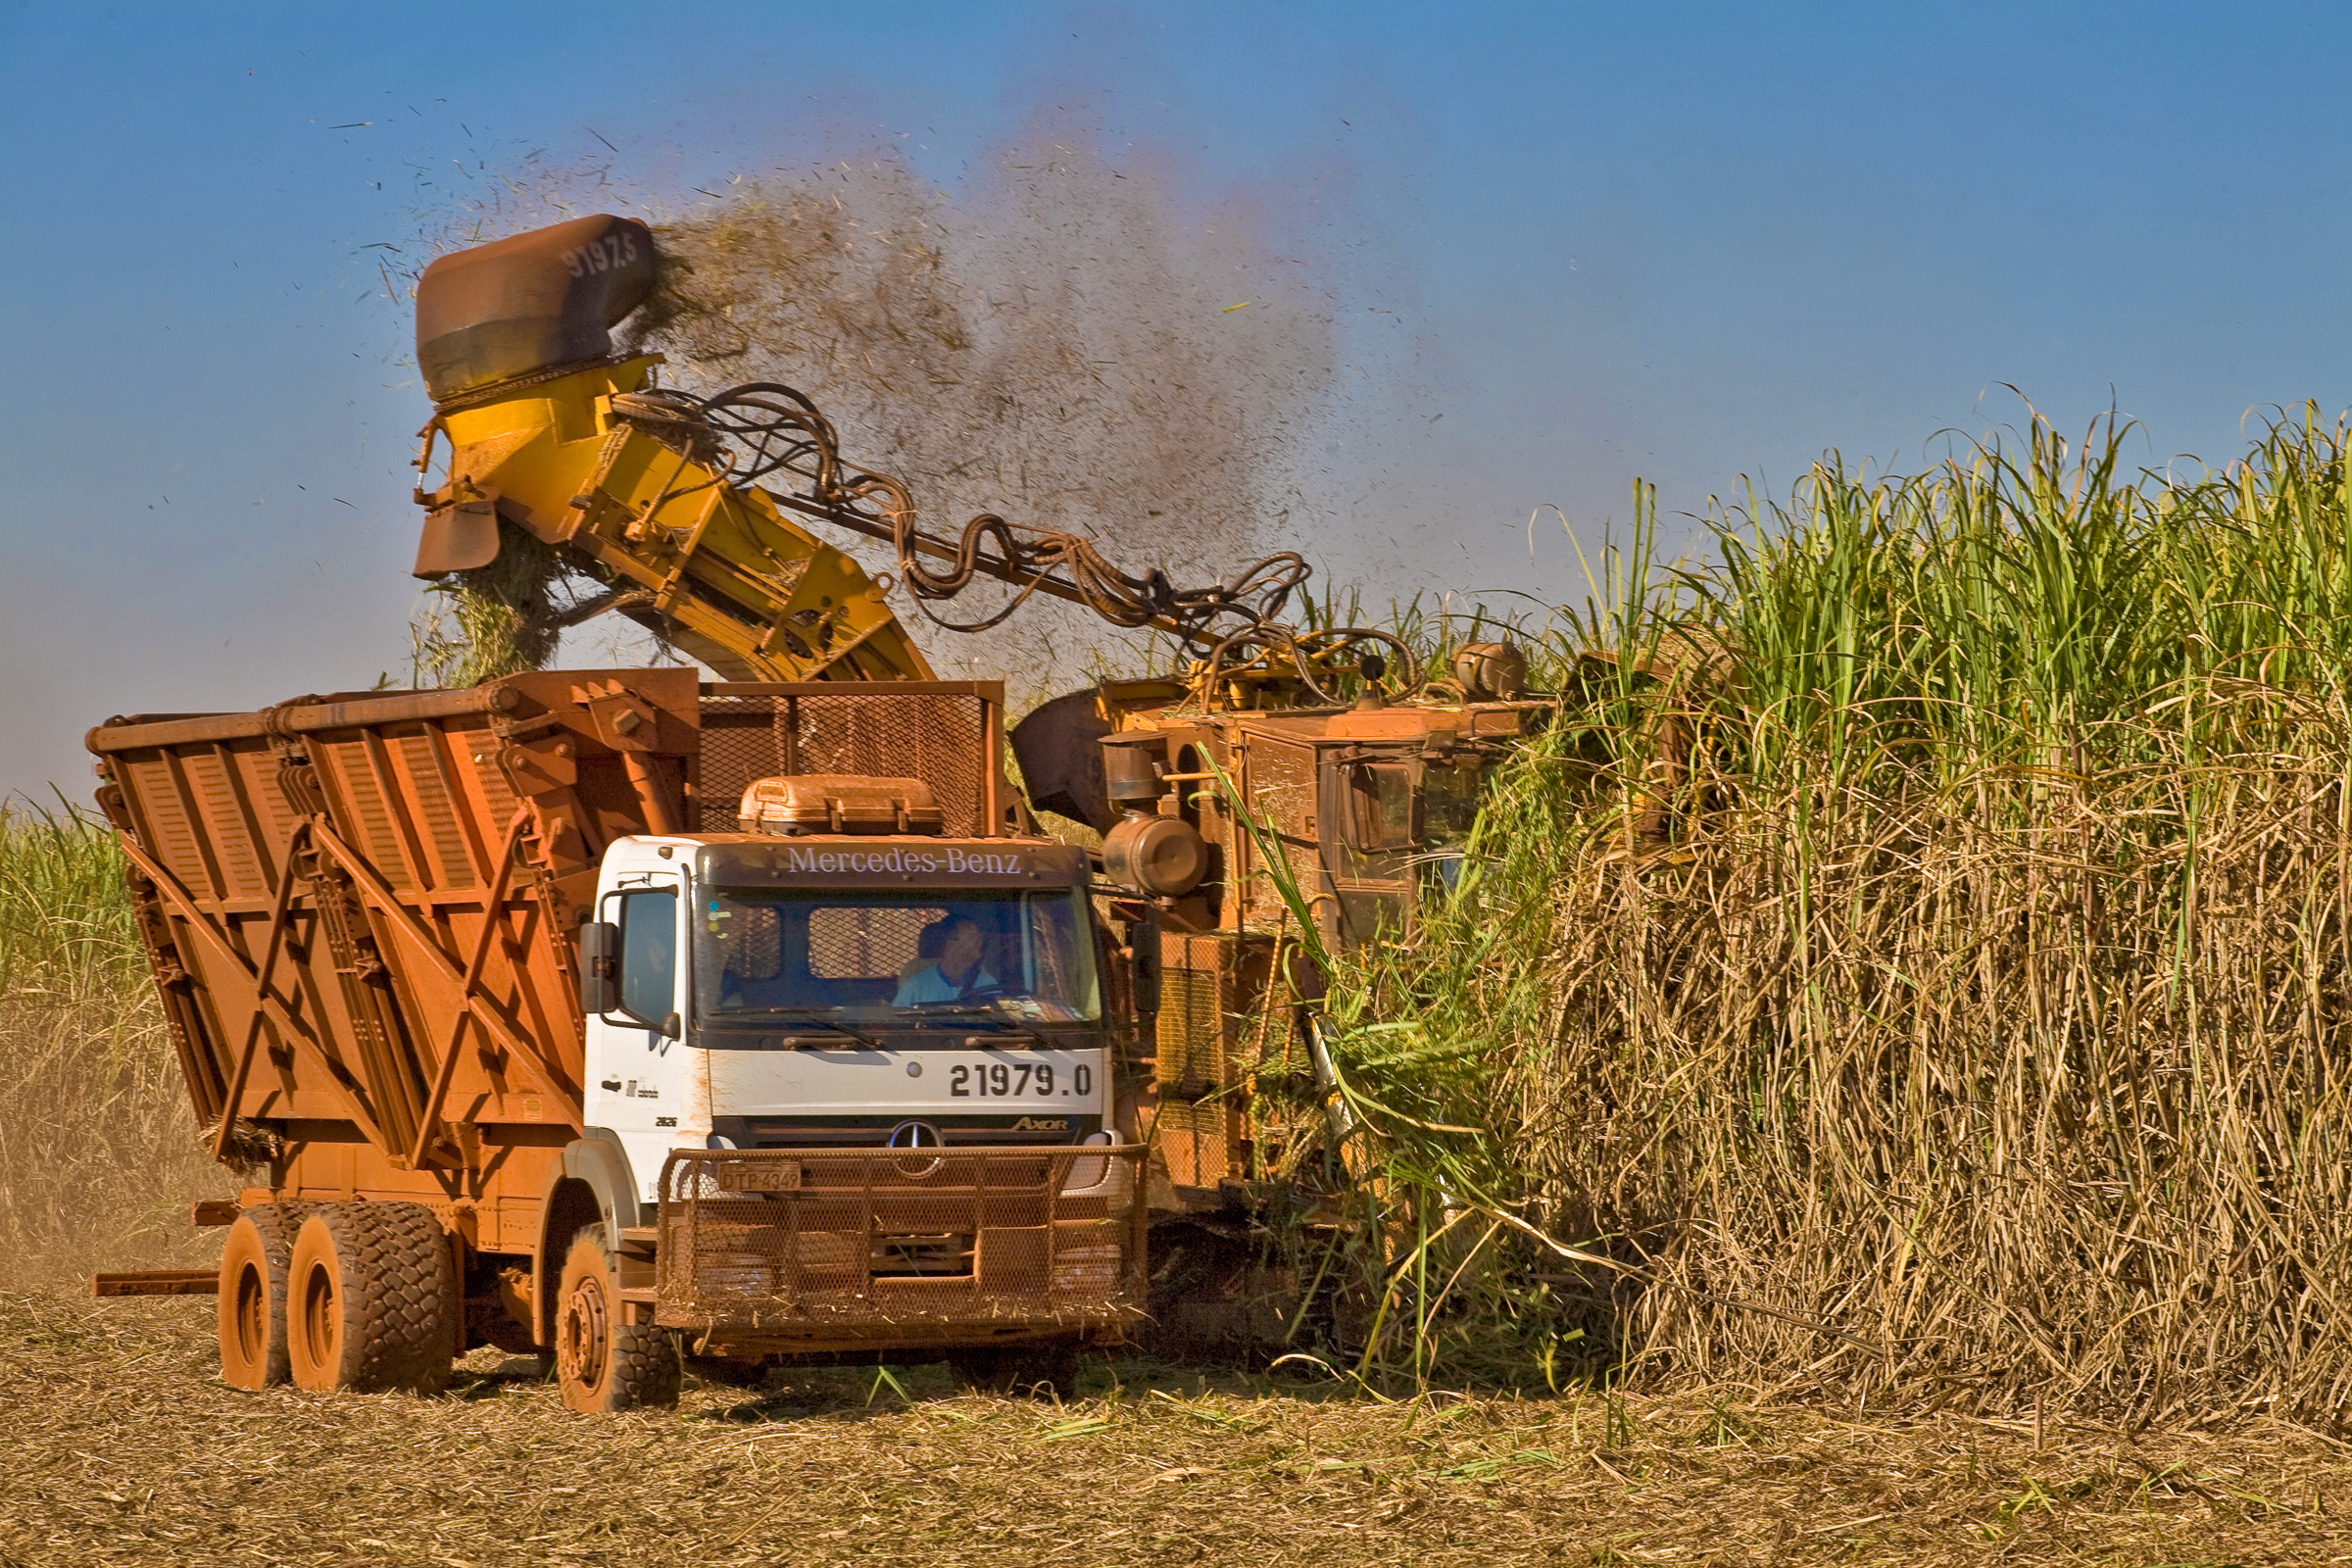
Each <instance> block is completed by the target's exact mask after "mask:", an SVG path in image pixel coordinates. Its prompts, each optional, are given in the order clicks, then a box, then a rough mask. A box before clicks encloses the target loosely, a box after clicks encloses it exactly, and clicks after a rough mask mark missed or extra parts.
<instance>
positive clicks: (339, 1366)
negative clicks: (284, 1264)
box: [286, 1202, 458, 1394]
mask: <svg viewBox="0 0 2352 1568" xmlns="http://www.w3.org/2000/svg"><path fill="white" fill-rule="evenodd" d="M456 1272H457V1270H456V1260H455V1259H454V1258H453V1257H452V1256H451V1255H450V1250H449V1238H448V1237H447V1235H446V1234H444V1232H443V1231H442V1229H441V1222H440V1221H439V1220H437V1219H435V1218H434V1217H433V1211H432V1210H431V1209H429V1208H426V1207H425V1206H424V1205H423V1204H421V1203H369V1202H356V1203H329V1204H327V1205H325V1206H324V1207H322V1208H319V1209H316V1210H314V1211H313V1212H312V1214H311V1216H310V1217H309V1218H308V1219H306V1220H304V1221H303V1222H302V1229H301V1231H300V1232H299V1233H298V1234H297V1235H296V1236H295V1238H294V1250H293V1256H292V1261H291V1263H290V1265H289V1269H288V1277H287V1285H286V1320H287V1326H286V1351H287V1362H288V1365H289V1367H290V1369H291V1370H292V1372H293V1374H294V1382H295V1384H296V1385H297V1386H298V1387H301V1388H305V1389H309V1390H311V1391H313V1392H314V1393H319V1394H324V1393H327V1392H330V1391H333V1390H338V1389H348V1390H351V1391H352V1392H354V1393H357V1394H380V1393H383V1392H385V1391H386V1390H391V1389H406V1390H408V1391H410V1392H412V1393H416V1394H437V1393H439V1392H440V1391H441V1390H442V1389H444V1388H447V1387H448V1386H449V1373H450V1361H451V1359H452V1357H453V1356H454V1354H455V1352H456V1347H457V1333H456V1330H457V1324H456V1305H457V1294H458V1293H457V1279H456Z"/></svg>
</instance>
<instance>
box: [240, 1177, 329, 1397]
mask: <svg viewBox="0 0 2352 1568" xmlns="http://www.w3.org/2000/svg"><path fill="white" fill-rule="evenodd" d="M309 1212H310V1205H309V1204H308V1203H299V1202H287V1203H256V1204H255V1205H254V1206H253V1207H251V1208H249V1209H247V1210H245V1211H244V1212H243V1213H241V1214H239V1215H238V1216H237V1217H236V1220H235V1221H234V1222H233V1223H232V1224H231V1225H230V1226H229V1228H228V1243H227V1245H226V1246H224V1247H222V1248H221V1381H222V1382H223V1383H226V1384H227V1385H228V1386H229V1387H230V1388H232V1389H269V1388H278V1387H281V1386H283V1385H285V1384H287V1383H290V1382H292V1381H293V1378H294V1373H293V1370H292V1369H291V1368H290V1367H289V1366H288V1365H287V1361H286V1279H287V1277H288V1275H289V1273H290V1272H291V1265H292V1261H293V1254H294V1236H295V1233H296V1232H297V1231H299V1230H301V1229H302V1221H303V1216H304V1215H306V1214H308V1213H309Z"/></svg>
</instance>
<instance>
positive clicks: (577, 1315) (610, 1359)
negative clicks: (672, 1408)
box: [556, 1222, 680, 1415]
mask: <svg viewBox="0 0 2352 1568" xmlns="http://www.w3.org/2000/svg"><path fill="white" fill-rule="evenodd" d="M679 1379H680V1368H679V1365H678V1348H677V1346H676V1345H675V1344H674V1343H673V1342H672V1341H671V1339H670V1337H669V1334H668V1332H667V1331H666V1330H663V1329H660V1328H657V1327H655V1326H654V1325H653V1324H651V1323H629V1322H624V1321H623V1311H622V1306H621V1299H620V1271H619V1270H618V1269H617V1268H615V1267H614V1266H613V1250H612V1249H611V1247H609V1246H608V1245H607V1244H606V1241H605V1227H604V1225H603V1224H602V1223H601V1222H600V1223H598V1224H595V1225H589V1226H585V1227H583V1228H582V1229H581V1230H580V1231H579V1232H578V1234H576V1235H575V1236H573V1237H572V1239H571V1248H570V1250H568V1251H567V1252H565V1254H564V1275H563V1278H562V1280H561V1281H560V1282H559V1283H558V1284H557V1286H556V1383H557V1386H558V1387H559V1388H560V1389H561V1390H562V1391H563V1395H564V1408H565V1409H566V1410H577V1411H580V1412H581V1413H582V1414H586V1415H611V1414H613V1412H614V1411H616V1410H635V1409H641V1408H646V1407H658V1406H664V1405H672V1404H675V1403H677V1402H678V1383H679Z"/></svg>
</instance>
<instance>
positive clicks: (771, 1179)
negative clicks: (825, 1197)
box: [718, 1159, 801, 1193]
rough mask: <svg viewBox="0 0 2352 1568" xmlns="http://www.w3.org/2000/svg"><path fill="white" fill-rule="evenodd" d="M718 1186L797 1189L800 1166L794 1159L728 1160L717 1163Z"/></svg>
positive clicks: (731, 1190) (767, 1190)
mask: <svg viewBox="0 0 2352 1568" xmlns="http://www.w3.org/2000/svg"><path fill="white" fill-rule="evenodd" d="M718 1186H719V1190H720V1191H721V1192H728V1193H797V1192H799V1191H800V1190H801V1167H800V1163H799V1161H797V1160H789V1159H778V1160H760V1162H758V1163H757V1164H754V1163H750V1162H748V1161H738V1160H729V1161H727V1162H726V1163H725V1164H723V1165H721V1166H719V1167H718Z"/></svg>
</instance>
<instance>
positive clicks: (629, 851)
mask: <svg viewBox="0 0 2352 1568" xmlns="http://www.w3.org/2000/svg"><path fill="white" fill-rule="evenodd" d="M901 815H902V820H903V819H904V813H901ZM1096 957H1097V942H1096V933H1095V925H1094V918H1093V914H1092V911H1091V907H1090V904H1089V900H1088V897H1087V861H1086V857H1085V854H1084V852H1083V851H1082V850H1079V849H1077V848H1075V847H1072V846H1068V845H1063V844H1058V843H1055V842H1054V841H1051V840H1046V839H1027V838H991V839H973V840H946V839H941V838H936V837H931V836H927V835H923V834H919V833H886V834H826V835H796V836H778V835H772V834H765V833H742V834H717V835H698V836H692V837H686V836H668V835H663V836H656V835H638V836H634V837H629V838H623V839H620V840H617V841H615V842H614V843H613V845H612V846H611V847H610V848H609V849H608V850H607V851H606V854H605V857H604V859H603V863H602V867H601V870H600V873H599V877H598V884H597V895H596V907H595V910H594V912H593V915H592V918H591V922H590V924H588V925H587V926H585V927H584V928H583V929H582V932H581V958H582V966H583V970H584V971H585V972H584V974H583V979H582V1000H583V1004H584V1010H585V1012H586V1025H587V1058H586V1073H587V1085H586V1096H585V1112H586V1121H587V1123H588V1125H589V1128H590V1130H591V1135H592V1136H606V1135H609V1136H610V1137H611V1138H612V1139H613V1141H616V1142H617V1143H618V1144H619V1145H620V1147H621V1149H622V1150H623V1151H624V1152H626V1154H627V1156H628V1162H629V1166H630V1171H631V1177H632V1180H633V1183H634V1185H635V1187H636V1189H637V1196H638V1198H639V1199H640V1201H645V1202H648V1203H651V1202H653V1201H656V1199H657V1198H658V1196H659V1195H658V1193H657V1186H658V1183H659V1181H660V1177H661V1172H662V1164H663V1161H664V1159H665V1158H666V1157H667V1156H668V1155H669V1153H670V1152H672V1151H674V1150H705V1149H745V1150H751V1149H827V1148H830V1149H841V1150H844V1151H848V1150H854V1149H859V1148H873V1149H880V1148H893V1147H895V1148H910V1149H911V1148H934V1147H938V1148H946V1149H953V1148H954V1147H955V1146H957V1145H969V1146H986V1147H989V1148H994V1149H1004V1148H1006V1147H1018V1146H1023V1145H1037V1146H1044V1147H1051V1146H1068V1145H1074V1144H1103V1143H1111V1142H1115V1141H1117V1134H1116V1132H1115V1131H1113V1130H1112V1129H1110V1128H1108V1127H1107V1126H1106V1124H1105V1111H1106V1106H1107V1105H1108V1104H1109V1103H1110V1085H1109V1083H1108V1078H1109V1070H1108V1068H1109V1060H1108V1056H1107V1054H1106V1050H1105V1047H1106V1045H1107V1035H1106V1026H1105V1023H1104V1018H1103V988H1102V982H1101V976H1100V975H1099V974H1098V972H1097V965H1096Z"/></svg>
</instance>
